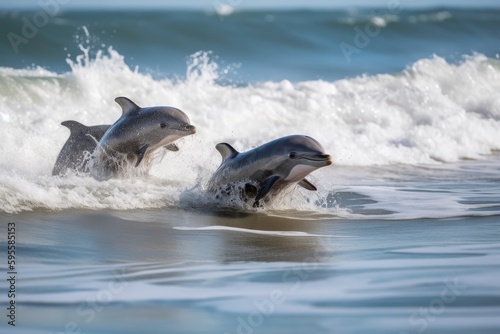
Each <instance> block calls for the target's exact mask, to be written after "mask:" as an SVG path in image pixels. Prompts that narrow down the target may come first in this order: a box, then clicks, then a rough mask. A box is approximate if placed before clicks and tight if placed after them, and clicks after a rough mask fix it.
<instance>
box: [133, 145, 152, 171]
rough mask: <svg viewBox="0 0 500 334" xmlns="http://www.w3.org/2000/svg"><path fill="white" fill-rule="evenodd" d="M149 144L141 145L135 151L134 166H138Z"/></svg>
mask: <svg viewBox="0 0 500 334" xmlns="http://www.w3.org/2000/svg"><path fill="white" fill-rule="evenodd" d="M148 147H149V145H143V146H141V148H139V149H138V150H137V152H135V153H136V154H137V163H136V164H135V167H137V166H139V164H140V163H141V161H142V159H143V158H144V154H146V151H147V150H148Z"/></svg>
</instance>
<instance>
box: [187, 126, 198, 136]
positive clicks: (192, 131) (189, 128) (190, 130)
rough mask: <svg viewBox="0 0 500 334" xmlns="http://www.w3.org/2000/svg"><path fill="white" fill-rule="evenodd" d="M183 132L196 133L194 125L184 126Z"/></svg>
mask: <svg viewBox="0 0 500 334" xmlns="http://www.w3.org/2000/svg"><path fill="white" fill-rule="evenodd" d="M185 131H186V132H189V134H194V133H196V127H195V126H194V125H186V127H185Z"/></svg>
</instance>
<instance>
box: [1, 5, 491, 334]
mask: <svg viewBox="0 0 500 334" xmlns="http://www.w3.org/2000/svg"><path fill="white" fill-rule="evenodd" d="M36 13H37V12H36V11H34V12H12V11H11V12H2V13H1V14H0V28H1V35H2V36H4V37H6V36H8V34H9V33H11V32H12V33H16V34H21V35H22V34H23V32H22V29H23V22H25V20H24V19H23V17H25V18H27V19H28V20H32V18H33V15H35V14H36ZM23 20H24V21H23ZM367 27H368V28H367ZM358 28H359V29H372V30H369V31H372V35H373V36H371V37H370V40H369V43H368V42H367V41H365V42H366V43H362V40H361V39H359V38H360V37H359V36H358V37H356V36H357V34H358V33H357V31H359V30H357V29H358ZM499 28H500V12H499V11H498V10H473V9H470V10H461V9H450V8H435V9H428V10H407V9H405V8H402V10H401V11H400V12H398V13H392V14H390V13H389V14H388V13H387V12H383V10H382V12H381V11H380V10H375V11H373V10H359V11H352V10H351V11H238V8H236V10H235V11H234V12H232V13H231V12H227V11H225V12H224V11H219V13H217V12H211V13H203V12H189V11H157V12H153V11H124V12H111V11H101V12H99V11H65V10H64V8H61V11H60V12H59V13H58V14H57V15H55V16H53V17H51V18H50V20H49V21H48V22H47V23H46V24H43V25H40V27H38V29H37V33H36V34H34V36H32V37H29V38H27V37H25V38H26V39H28V42H27V43H22V44H20V45H19V46H18V52H17V53H16V52H15V50H14V48H13V46H12V44H11V43H10V42H9V39H8V38H2V39H0V230H1V231H2V232H1V235H2V238H1V239H0V244H1V246H2V248H1V250H2V251H1V254H2V255H0V256H1V257H2V258H3V259H2V260H0V269H1V272H2V273H4V274H2V275H4V276H3V278H2V279H1V280H0V281H1V282H2V285H1V287H2V289H1V295H2V299H1V301H2V304H1V305H2V310H3V311H2V313H1V317H2V319H3V320H2V321H0V328H1V330H0V331H1V332H2V333H4V332H5V333H61V332H62V333H64V332H68V333H70V332H75V333H76V332H79V333H367V332H370V333H400V334H402V333H440V334H441V333H498V332H499V331H500V320H499V318H498V314H499V313H500V312H499V311H500V295H499V293H498V291H500V289H499V283H498V277H499V276H500V242H499V240H500V219H499V215H500V177H499V175H500V156H499V155H498V151H499V150H500V99H499V98H498V96H499V95H498V92H499V91H500V61H499V60H498V53H500V43H499V39H500V36H499V35H498V31H500V30H499ZM375 32H377V33H376V34H375ZM356 41H357V42H359V43H358V45H357V46H356ZM342 43H346V44H350V45H354V46H356V48H358V49H359V52H355V53H353V54H351V57H350V58H349V57H346V55H345V54H344V52H343V51H342V49H341V45H342ZM365 44H366V45H365ZM344 46H345V45H344ZM117 96H127V97H129V98H131V99H133V100H134V101H136V102H137V103H138V104H139V105H141V106H153V105H171V106H175V107H178V108H180V109H182V110H183V111H184V112H185V113H186V114H187V115H188V116H189V117H190V120H191V121H192V124H193V125H195V126H196V128H197V133H196V135H194V136H190V137H189V138H183V139H181V140H179V141H178V146H179V148H180V150H179V152H167V153H166V154H164V155H163V156H160V157H158V159H157V160H156V161H155V163H154V164H153V166H152V169H151V171H150V175H148V176H142V177H137V178H133V179H116V180H108V181H104V182H99V181H96V180H94V179H92V178H90V177H77V176H68V177H53V176H52V175H51V170H52V167H53V165H54V162H55V160H56V157H57V154H58V153H59V150H60V148H61V147H62V146H63V144H64V142H65V141H66V139H67V138H68V131H67V129H66V128H64V127H62V126H61V125H60V123H61V122H62V121H65V120H69V119H72V120H77V121H79V122H82V123H84V124H87V125H96V124H111V123H112V122H114V121H115V120H116V118H117V117H119V115H120V114H121V111H120V108H119V106H118V105H116V104H115V103H114V102H113V100H114V98H115V97H117ZM290 134H306V135H310V136H312V137H314V138H315V139H317V140H318V141H319V142H320V143H321V144H322V145H323V146H324V148H325V151H326V152H327V153H328V154H331V155H332V157H333V160H334V164H333V165H332V166H329V167H327V168H322V169H320V170H318V171H316V172H314V173H312V175H311V176H310V177H309V179H310V180H311V182H313V183H314V184H315V185H316V186H317V187H318V191H317V192H309V191H307V190H304V189H301V188H297V189H293V191H292V192H291V193H290V194H289V195H288V196H286V197H284V198H281V199H279V200H276V201H275V202H274V203H272V205H270V206H268V207H266V208H258V209H253V210H250V211H244V210H219V211H214V210H213V208H211V207H209V206H208V205H207V204H206V202H205V201H203V194H204V189H205V187H206V185H207V182H208V180H209V179H210V177H211V175H212V173H213V172H214V171H215V170H216V168H217V167H218V165H219V164H220V156H219V154H218V152H217V151H216V150H215V148H214V147H215V145H216V144H217V143H219V142H223V141H225V142H228V143H231V145H233V146H234V147H235V148H236V149H238V150H240V151H244V150H247V149H250V148H252V147H255V146H257V145H261V144H263V143H265V142H267V141H270V140H272V139H275V138H277V137H281V136H285V135H290ZM12 223H14V224H15V230H16V231H15V237H16V266H15V269H16V272H17V274H16V275H17V276H16V277H17V280H16V296H15V301H16V327H15V328H14V327H12V326H10V325H9V324H8V322H7V321H8V318H7V317H6V315H7V314H8V310H7V309H6V304H4V301H6V300H12V298H10V297H8V293H7V292H8V289H9V288H10V286H7V285H6V284H7V283H6V282H7V280H6V279H7V278H9V276H8V275H9V274H7V272H8V271H9V270H10V269H9V268H8V267H7V247H8V241H7V240H8V239H7V238H8V237H9V236H10V235H9V234H8V228H9V224H12ZM11 235H12V234H11ZM6 297H8V298H6Z"/></svg>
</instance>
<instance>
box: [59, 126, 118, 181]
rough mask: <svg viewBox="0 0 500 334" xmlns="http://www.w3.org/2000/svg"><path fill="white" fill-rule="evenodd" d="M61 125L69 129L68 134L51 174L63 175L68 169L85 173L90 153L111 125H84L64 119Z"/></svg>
mask: <svg viewBox="0 0 500 334" xmlns="http://www.w3.org/2000/svg"><path fill="white" fill-rule="evenodd" d="M61 125H64V126H65V127H67V128H68V129H69V131H70V135H69V138H68V140H67V141H66V143H65V144H64V146H63V147H62V149H61V151H60V152H59V155H58V156H57V160H56V163H55V165H54V168H53V169H52V175H64V174H67V173H68V172H69V171H72V172H76V173H86V172H87V163H88V160H89V158H90V155H91V154H92V152H94V150H95V148H96V146H97V142H98V141H99V140H101V138H102V136H103V135H104V133H105V132H106V131H107V130H108V129H109V128H110V127H111V125H108V124H105V125H94V126H86V125H83V124H82V123H79V122H77V121H64V122H62V123H61Z"/></svg>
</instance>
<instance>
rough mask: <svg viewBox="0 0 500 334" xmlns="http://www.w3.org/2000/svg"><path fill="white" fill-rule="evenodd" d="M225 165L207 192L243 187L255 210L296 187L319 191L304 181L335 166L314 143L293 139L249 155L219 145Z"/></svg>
mask: <svg viewBox="0 0 500 334" xmlns="http://www.w3.org/2000/svg"><path fill="white" fill-rule="evenodd" d="M216 149H217V150H218V151H219V152H220V154H221V155H222V164H221V165H220V167H219V168H218V169H217V171H216V172H215V173H214V175H213V176H212V178H211V179H210V181H209V183H208V191H209V192H212V193H217V192H218V191H221V190H222V191H224V189H225V190H226V191H228V190H227V189H230V187H231V185H235V184H240V185H241V184H242V183H244V184H245V185H244V188H243V189H241V191H242V192H244V195H245V196H246V198H252V197H254V196H255V197H254V198H253V206H259V201H260V200H262V199H264V200H266V199H269V198H270V197H271V196H274V195H276V194H277V193H279V192H280V191H281V190H283V189H285V188H287V187H289V186H290V185H293V184H297V183H298V184H299V185H300V186H302V187H304V188H306V189H308V190H316V187H315V186H314V185H313V184H312V183H311V182H309V181H307V180H306V179H305V177H306V176H307V175H308V174H309V173H311V172H313V171H314V170H316V169H318V168H321V167H325V166H328V165H331V164H332V157H331V156H330V155H328V154H326V153H325V150H324V149H323V147H322V146H321V144H320V143H318V142H317V141H316V140H315V139H313V138H311V137H308V136H303V135H292V136H287V137H283V138H278V139H276V140H273V141H271V142H269V143H267V144H264V145H262V146H259V147H256V148H254V149H252V150H249V151H246V152H242V153H240V152H238V151H236V150H235V149H234V148H233V147H232V146H231V145H229V144H227V143H220V144H217V146H216Z"/></svg>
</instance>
